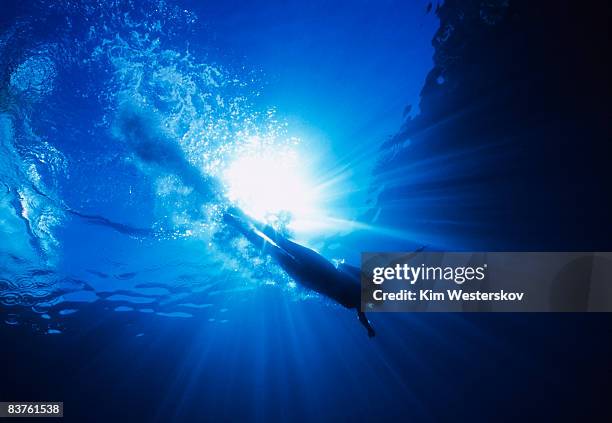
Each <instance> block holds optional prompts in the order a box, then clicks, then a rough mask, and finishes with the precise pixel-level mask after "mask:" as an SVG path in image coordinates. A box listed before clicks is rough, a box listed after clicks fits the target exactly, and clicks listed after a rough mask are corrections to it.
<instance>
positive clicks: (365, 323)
mask: <svg viewBox="0 0 612 423" xmlns="http://www.w3.org/2000/svg"><path fill="white" fill-rule="evenodd" d="M357 317H358V318H359V321H360V322H361V324H362V325H363V326H364V327H365V328H366V329H367V331H368V336H369V337H370V338H373V337H374V335H376V332H375V331H374V328H373V327H372V325H371V324H370V321H369V320H368V318H367V317H366V315H365V313H364V312H363V311H361V310H359V311H357Z"/></svg>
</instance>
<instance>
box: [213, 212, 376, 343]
mask: <svg viewBox="0 0 612 423" xmlns="http://www.w3.org/2000/svg"><path fill="white" fill-rule="evenodd" d="M224 221H225V222H226V223H227V224H229V225H231V226H232V227H233V228H235V229H237V230H238V231H239V232H241V233H242V234H243V235H244V236H245V237H246V238H247V239H248V240H249V241H250V242H251V243H252V244H253V245H255V246H261V249H262V251H263V252H265V253H267V254H270V255H271V256H272V258H273V259H274V260H275V261H276V262H277V263H278V264H279V265H280V266H281V267H282V268H283V269H284V270H285V271H286V272H287V273H288V274H289V276H291V277H292V278H293V279H294V280H295V281H296V282H298V283H299V284H300V285H302V286H304V287H306V288H308V289H311V290H313V291H316V292H318V293H320V294H322V295H325V296H326V297H328V298H331V299H332V300H334V301H336V302H337V303H339V304H341V305H343V306H344V307H346V308H348V309H355V310H357V317H358V318H359V321H360V322H361V324H362V325H363V326H364V327H365V328H366V329H367V331H368V336H369V337H373V336H374V335H375V334H376V333H375V332H374V328H373V327H372V326H371V325H370V322H369V321H368V319H367V317H366V315H365V313H364V312H363V311H361V308H360V307H361V281H360V277H361V276H360V275H361V272H360V270H359V269H358V268H356V267H353V266H349V265H344V264H342V265H340V266H338V268H336V267H335V266H334V265H333V264H332V263H331V262H329V261H328V260H327V259H326V258H325V257H323V256H322V255H320V254H319V253H317V252H315V251H313V250H311V249H310V248H306V247H304V246H303V245H300V244H297V243H295V242H293V241H290V240H289V239H287V238H286V237H284V236H282V235H280V234H279V233H278V232H277V231H276V230H274V229H273V228H272V227H271V226H269V225H261V224H259V223H257V222H256V221H254V220H253V219H251V218H249V217H248V216H247V215H245V214H244V213H242V212H241V211H240V210H238V209H235V208H233V209H230V210H228V211H227V212H226V213H225V214H224Z"/></svg>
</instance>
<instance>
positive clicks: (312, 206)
mask: <svg viewBox="0 0 612 423" xmlns="http://www.w3.org/2000/svg"><path fill="white" fill-rule="evenodd" d="M304 163H305V160H303V159H302V158H301V157H300V155H299V153H298V152H297V151H296V150H294V149H286V148H283V149H280V150H271V149H268V150H267V151H256V152H252V151H247V152H245V153H243V154H241V155H239V156H238V157H237V158H236V159H235V160H234V161H232V162H231V163H230V164H229V166H228V167H227V169H226V171H225V172H224V173H223V181H224V184H225V186H226V189H227V196H228V199H229V200H230V201H232V202H233V203H234V204H236V205H237V206H238V207H240V209H241V210H243V211H244V212H245V213H246V214H248V215H249V216H251V217H252V218H254V219H256V220H259V221H261V222H265V223H270V224H278V223H280V224H283V223H287V224H288V226H289V227H290V228H291V229H293V230H296V231H305V230H308V229H312V228H314V227H316V226H321V225H322V224H323V223H324V222H325V221H326V216H325V213H324V212H323V207H322V195H321V189H320V187H319V186H318V185H317V184H316V183H315V182H314V181H315V178H313V177H312V176H311V175H308V174H307V172H306V169H305V166H304ZM287 219H288V222H283V221H284V220H287Z"/></svg>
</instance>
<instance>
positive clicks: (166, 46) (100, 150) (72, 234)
mask: <svg viewBox="0 0 612 423" xmlns="http://www.w3.org/2000/svg"><path fill="white" fill-rule="evenodd" d="M427 5H428V2H420V1H415V2H394V1H383V2H333V3H331V4H329V3H325V2H307V3H305V4H301V3H298V2H288V3H287V2H265V3H264V2H206V3H205V4H200V2H195V1H192V2H188V1H178V0H177V1H152V2H138V1H118V0H116V1H108V2H96V1H64V2H57V1H43V0H41V1H31V2H3V4H2V8H3V11H2V15H3V16H2V18H0V29H1V31H0V55H1V58H2V59H1V61H0V78H1V80H0V83H1V85H0V180H1V182H2V184H0V238H1V244H0V317H1V319H2V325H3V329H2V333H3V334H4V335H3V337H4V341H5V342H6V345H8V344H9V343H10V344H11V345H12V347H11V348H12V349H13V350H12V351H15V352H17V353H18V354H19V355H20V356H21V357H23V361H19V362H17V363H15V373H14V374H15V375H18V374H21V377H19V378H16V379H15V380H14V381H13V383H11V384H10V386H9V384H3V386H2V388H3V393H4V396H5V397H7V398H6V399H15V400H17V399H19V400H34V399H37V400H55V401H64V402H65V404H66V405H65V413H66V415H67V416H70V415H72V417H73V418H75V416H78V417H79V418H80V419H81V421H83V420H82V419H83V418H84V417H83V416H85V415H86V414H87V410H88V409H91V408H92V407H96V408H100V406H99V405H96V399H104V401H106V406H105V407H104V408H103V409H101V410H100V411H99V413H98V417H97V418H93V417H92V418H91V420H96V419H99V420H101V421H110V420H111V419H112V420H116V421H118V420H120V419H123V420H129V419H142V420H146V421H156V420H157V421H168V420H169V419H180V420H189V421H197V420H204V419H208V420H210V421H236V420H239V419H243V418H247V417H248V418H254V419H257V420H259V421H271V420H290V421H293V420H296V421H297V420H301V419H309V420H321V419H323V420H326V421H329V420H333V421H353V420H356V419H360V418H362V419H363V418H365V419H368V420H373V419H375V418H377V417H379V418H382V417H387V418H389V417H396V418H397V417H399V416H403V417H406V416H411V417H412V418H415V419H418V420H435V419H436V418H438V417H440V416H441V415H442V416H445V417H450V416H452V415H453V412H454V411H453V410H457V409H459V408H460V407H461V405H462V399H461V398H462V396H464V395H467V394H466V392H469V391H470V389H471V388H473V387H475V386H478V385H479V384H480V383H484V382H486V383H492V382H493V381H494V380H495V379H496V377H497V375H498V374H499V373H498V372H500V371H501V372H503V373H504V374H511V373H513V372H514V371H515V370H517V369H521V370H527V371H531V372H538V371H540V372H542V373H541V374H539V376H541V379H542V380H546V381H549V380H551V379H554V377H555V376H554V372H553V371H551V370H549V369H546V370H538V369H537V368H536V366H535V365H534V364H533V362H532V361H531V358H532V357H531V356H530V355H529V354H526V353H525V352H524V351H522V352H519V353H518V354H517V353H516V351H514V350H513V346H514V347H515V346H516V342H513V341H512V338H511V337H512V335H508V336H509V337H510V338H509V339H506V340H505V341H503V340H500V339H498V338H495V337H492V336H491V334H492V333H494V332H499V331H502V332H504V333H511V332H512V333H514V332H519V331H520V330H522V329H526V328H527V327H529V328H530V330H531V331H532V332H530V333H535V332H537V330H538V327H539V328H542V330H545V328H547V327H548V326H547V325H548V324H549V323H550V322H549V321H547V320H545V319H544V320H539V321H538V322H536V323H533V322H532V323H530V322H529V320H528V319H527V318H523V317H514V318H512V319H503V318H500V317H491V318H489V319H490V320H488V321H487V322H484V323H483V321H480V320H479V321H477V320H476V318H473V317H459V316H452V315H436V316H427V317H425V316H423V317H421V316H411V315H394V316H389V315H376V316H372V317H371V320H372V322H373V324H374V326H375V327H376V329H377V334H378V335H377V337H376V338H375V339H374V340H370V339H368V338H367V336H366V335H365V333H364V330H363V328H362V327H361V326H360V325H359V324H358V322H357V319H356V316H355V315H354V313H353V312H351V311H348V310H346V309H343V308H342V307H341V306H338V305H337V304H334V303H333V302H332V301H330V300H328V299H326V298H322V297H321V296H318V295H316V294H314V293H312V292H309V291H307V290H305V289H303V288H301V287H300V286H299V285H296V283H295V281H292V280H291V278H289V277H288V276H287V275H286V274H285V273H284V272H283V271H282V270H281V269H280V268H279V267H278V266H277V265H276V264H275V263H274V262H273V261H272V260H271V259H270V258H269V257H266V256H261V255H260V254H259V252H258V251H256V250H255V249H254V248H253V246H251V245H249V244H248V242H246V240H244V239H243V238H241V237H240V236H239V235H238V234H236V233H234V232H232V231H231V230H229V229H228V228H227V227H226V226H225V225H224V224H223V221H222V219H221V217H222V211H223V210H224V209H225V208H226V207H228V206H230V205H236V204H237V205H238V206H241V207H243V208H245V209H247V210H246V211H247V212H251V214H252V215H253V216H254V217H257V218H262V219H269V221H270V222H271V223H273V224H274V225H277V226H278V227H279V229H280V230H282V231H284V232H285V233H286V234H287V235H288V236H290V237H292V238H295V239H296V240H298V241H299V242H301V243H303V244H304V245H307V246H309V247H311V248H314V249H316V250H317V251H319V252H321V253H322V254H324V255H325V256H326V257H328V258H329V259H330V260H337V261H342V260H345V261H347V262H349V263H352V264H354V265H358V264H359V262H358V260H359V253H360V252H361V251H376V250H389V249H395V250H399V249H406V250H409V249H413V248H416V247H418V246H420V245H423V244H427V245H429V246H432V247H438V248H439V247H443V246H449V245H450V246H456V245H457V242H456V241H457V240H456V239H450V238H448V239H445V238H444V235H443V234H440V233H439V232H432V233H426V232H425V231H422V232H419V231H416V230H414V231H407V230H404V229H402V227H401V225H396V226H395V227H391V226H389V225H387V224H386V223H385V222H384V221H383V220H382V219H378V216H379V215H380V214H381V210H380V208H377V207H375V204H376V200H377V195H378V194H380V189H382V188H384V187H386V186H387V185H388V184H392V183H394V182H397V178H398V176H397V174H398V173H401V172H404V171H406V168H403V167H401V166H400V165H401V164H400V165H397V166H398V167H397V168H392V169H384V170H385V171H383V172H380V165H381V161H382V163H383V164H384V163H385V160H387V159H388V156H386V155H383V154H381V153H380V148H381V146H382V145H383V144H384V143H385V141H387V140H388V139H389V137H391V136H392V135H393V134H394V133H396V131H397V130H398V128H399V127H401V125H402V122H404V121H405V120H406V119H410V118H414V117H418V115H419V113H420V110H419V99H420V92H421V89H422V88H423V86H424V84H425V82H426V78H427V75H428V73H429V72H430V70H431V69H432V66H433V61H432V57H433V55H434V49H433V47H432V38H433V37H434V34H435V33H436V31H437V30H438V27H439V21H438V18H437V16H436V15H435V14H433V13H426V10H427ZM437 83H438V84H444V83H445V81H444V79H443V78H441V77H439V78H438V79H437ZM407 105H412V107H411V108H407V107H406V106H407ZM402 148H403V147H402V146H401V145H400V148H399V149H400V150H401V149H402ZM387 153H388V152H387ZM279 154H280V156H278V155H279ZM245 155H246V156H247V157H249V158H253V157H255V158H256V161H259V162H263V163H265V166H261V168H257V166H255V167H254V168H250V169H248V173H247V174H246V176H244V174H243V175H239V177H238V178H236V179H237V180H238V181H239V182H240V183H243V184H244V183H246V184H247V188H246V189H244V187H242V188H243V189H239V188H240V187H238V188H236V187H233V185H232V183H233V181H234V179H231V178H230V180H228V176H227V175H228V174H231V171H230V170H228V169H231V168H232V164H233V163H236V161H237V160H239V159H241V158H244V157H245ZM269 157H272V160H268V158H269ZM279 157H280V158H279ZM267 160H268V161H267ZM285 162H286V163H291V166H295V167H291V168H290V169H288V170H287V169H284V168H283V163H285ZM238 163H245V162H240V161H239V162H238ZM248 163H251V162H248ZM421 165H422V166H425V168H424V169H422V168H418V172H413V173H410V175H409V176H407V177H406V178H407V180H408V181H412V182H414V181H418V180H419V179H427V178H428V177H431V174H432V173H434V174H435V171H433V170H430V169H428V168H427V166H426V165H427V164H426V163H425V164H421ZM377 166H378V170H379V172H378V173H377V176H376V177H375V176H374V174H375V170H376V169H377ZM393 166H396V164H393ZM434 167H435V166H434ZM271 168H272V169H271ZM438 169H439V167H438ZM271 170H272V171H271ZM394 170H395V172H394ZM228 172H229V173H228ZM283 172H284V173H283ZM428 172H431V173H428ZM438 172H442V173H443V172H444V171H440V170H438ZM262 175H263V176H262ZM296 175H299V176H300V179H295V181H294V180H293V179H291V178H294V177H296ZM260 177H264V179H262V181H264V182H265V184H272V186H274V187H277V186H276V185H274V184H277V183H281V185H278V187H277V188H275V189H271V190H270V189H268V190H266V189H265V187H262V186H261V185H262V184H264V182H260V183H256V184H255V185H253V186H251V185H248V183H249V181H251V180H255V181H259V179H257V178H260ZM266 177H267V178H268V179H265V178H266ZM434 179H435V178H434ZM283 181H290V182H291V183H292V184H293V186H295V184H298V185H300V184H302V183H303V184H304V188H303V189H298V190H292V189H291V187H289V188H287V187H286V186H285V185H282V182H283ZM293 181H294V182H293ZM234 182H235V181H234ZM237 183H238V182H237ZM300 186H301V185H300ZM232 187H233V188H232ZM381 187H382V188H381ZM284 189H287V192H286V193H285V192H283V195H282V196H281V198H280V199H278V198H272V197H271V198H267V200H266V202H265V207H264V209H263V210H262V209H261V207H260V206H261V204H254V203H253V201H255V202H256V200H257V198H261V196H267V195H269V194H270V192H273V193H274V192H278V191H279V190H284ZM311 189H312V193H310V191H309V190H311ZM252 190H254V191H255V193H254V194H255V199H253V198H251V194H253V193H252V192H251V191H252ZM294 191H299V192H298V194H299V195H297V196H296V195H295V194H296V193H295V192H294ZM306 192H308V193H309V195H310V194H312V198H311V197H309V196H307V195H306ZM304 198H306V199H307V200H308V201H304ZM465 198H466V196H464V197H463V198H462V201H464V200H465ZM277 200H278V204H276V201H277ZM442 200H443V198H442ZM398 201H399V202H402V204H404V206H403V208H401V213H400V212H398V213H396V214H395V215H396V216H400V214H402V213H406V212H407V211H409V210H413V206H412V205H410V206H407V205H406V204H408V203H409V202H410V198H409V197H408V196H407V197H406V198H399V199H398ZM428 201H429V200H428V199H426V198H425V199H423V198H421V199H420V202H419V203H418V204H416V206H415V207H414V208H416V210H417V212H418V210H419V208H420V209H425V210H427V211H428V212H431V210H432V209H439V207H438V205H437V204H439V203H435V202H434V204H433V205H432V204H431V203H429V202H428ZM438 201H441V199H440V198H438ZM286 202H289V203H288V205H287V208H289V209H291V208H292V207H293V208H294V210H293V209H292V210H289V211H290V212H292V213H285V212H286V211H287V210H283V207H285V204H286ZM315 203H316V204H315ZM272 205H274V207H272ZM258 207H259V208H258ZM266 207H268V208H271V209H270V210H268V209H266ZM382 212H383V214H384V212H385V211H384V210H383V211H382ZM387 213H394V211H393V208H392V207H391V208H389V209H387ZM402 215H403V214H402ZM387 223H389V222H387ZM447 223H448V222H447ZM453 223H456V222H451V224H453ZM570 324H572V325H576V327H577V326H579V322H578V323H570ZM558 342H559V343H560V341H558V340H556V339H555V340H551V341H550V343H547V344H545V345H543V346H540V349H541V350H546V349H548V348H556V347H560V345H558V344H557V343H558ZM533 354H534V355H536V356H537V355H538V354H541V355H543V354H544V353H543V352H542V351H538V350H537V349H536V350H535V352H533ZM474 356H478V357H480V358H481V359H480V360H478V361H477V362H475V361H474V360H473V359H472V358H473V357H474ZM484 357H495V359H490V360H483V359H482V358H484ZM500 361H503V362H504V366H505V367H504V368H503V370H500V369H499V368H498V362H500ZM28 362H29V363H38V364H37V365H35V367H28V364H26V363H28ZM28 369H29V370H28ZM29 372H31V373H29ZM17 379H19V381H17ZM483 381H484V382H483ZM518 383H519V381H514V382H513V383H510V384H508V385H507V386H504V387H500V388H499V389H500V391H499V392H500V395H502V396H504V394H507V393H509V392H512V391H513V390H514V389H515V387H516V385H517V384H518ZM457 391H460V392H462V394H461V396H457V395H456V392H457ZM13 396H15V397H18V398H12V397H13ZM8 397H11V398H8ZM0 399H2V398H0ZM3 400H4V399H3ZM438 401H439V402H438ZM434 402H438V403H439V404H442V405H440V406H439V407H441V408H433V409H432V403H434ZM483 407H484V409H485V410H486V411H487V413H489V415H495V413H496V411H495V408H494V407H493V406H491V408H487V407H488V406H487V405H486V404H484V405H483ZM71 413H72V414H71ZM118 416H120V417H118Z"/></svg>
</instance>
